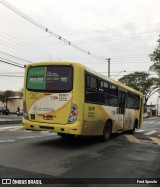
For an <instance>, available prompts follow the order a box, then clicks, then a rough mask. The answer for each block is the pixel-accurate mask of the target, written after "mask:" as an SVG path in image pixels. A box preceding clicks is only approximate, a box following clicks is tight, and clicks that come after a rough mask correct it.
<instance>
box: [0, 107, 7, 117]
mask: <svg viewBox="0 0 160 187" xmlns="http://www.w3.org/2000/svg"><path fill="white" fill-rule="evenodd" d="M0 114H2V115H3V114H5V115H8V114H9V109H8V108H6V107H0Z"/></svg>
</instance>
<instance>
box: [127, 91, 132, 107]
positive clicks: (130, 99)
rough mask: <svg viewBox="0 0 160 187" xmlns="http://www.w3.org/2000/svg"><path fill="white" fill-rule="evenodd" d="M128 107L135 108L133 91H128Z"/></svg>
mask: <svg viewBox="0 0 160 187" xmlns="http://www.w3.org/2000/svg"><path fill="white" fill-rule="evenodd" d="M126 106H127V108H129V109H134V94H133V93H131V92H128V93H127V105H126Z"/></svg>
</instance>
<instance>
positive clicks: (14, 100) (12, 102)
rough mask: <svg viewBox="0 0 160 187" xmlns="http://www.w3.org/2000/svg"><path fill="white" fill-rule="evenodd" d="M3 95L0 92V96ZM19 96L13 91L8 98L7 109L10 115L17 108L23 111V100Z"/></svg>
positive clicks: (0, 104) (1, 103) (0, 103)
mask: <svg viewBox="0 0 160 187" xmlns="http://www.w3.org/2000/svg"><path fill="white" fill-rule="evenodd" d="M3 93H4V92H0V95H2V94H3ZM20 95H21V94H20V92H17V91H13V96H12V97H10V98H9V101H8V103H7V107H8V109H9V111H10V113H16V111H17V107H18V106H19V107H20V110H22V109H23V98H22V97H21V96H20ZM0 107H4V103H3V102H2V101H0Z"/></svg>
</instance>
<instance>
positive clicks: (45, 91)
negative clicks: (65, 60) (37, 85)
mask: <svg viewBox="0 0 160 187" xmlns="http://www.w3.org/2000/svg"><path fill="white" fill-rule="evenodd" d="M46 66H58V67H60V66H62V67H71V69H72V76H71V78H72V83H71V89H69V90H46V89H44V90H42V89H35V90H34V89H30V88H28V87H27V82H28V73H29V69H30V68H34V67H35V68H36V67H46ZM73 84H74V68H73V66H72V65H47V64H46V65H40V66H30V67H29V68H28V69H27V76H26V84H25V87H26V89H27V90H28V91H31V92H44V93H68V92H71V91H72V90H73Z"/></svg>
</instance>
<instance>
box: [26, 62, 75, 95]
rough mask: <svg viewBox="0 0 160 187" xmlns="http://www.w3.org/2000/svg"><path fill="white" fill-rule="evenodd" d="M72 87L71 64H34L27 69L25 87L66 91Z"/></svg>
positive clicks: (36, 89) (37, 89) (38, 89)
mask: <svg viewBox="0 0 160 187" xmlns="http://www.w3.org/2000/svg"><path fill="white" fill-rule="evenodd" d="M72 87H73V68H72V67H71V66H56V65H54V66H52V65H51V66H35V67H30V68H29V69H28V75H27V89H28V90H33V91H51V92H68V91H71V90H72Z"/></svg>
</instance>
